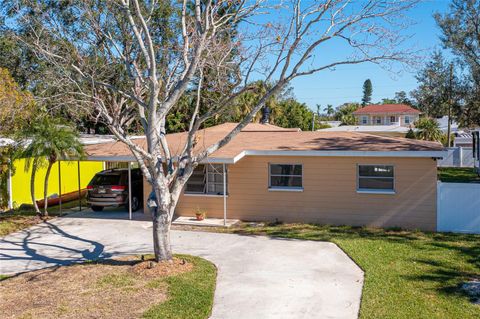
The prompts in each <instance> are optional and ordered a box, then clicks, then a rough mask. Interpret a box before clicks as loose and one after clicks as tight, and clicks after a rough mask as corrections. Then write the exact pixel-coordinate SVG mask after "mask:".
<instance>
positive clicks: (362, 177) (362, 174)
mask: <svg viewBox="0 0 480 319" xmlns="http://www.w3.org/2000/svg"><path fill="white" fill-rule="evenodd" d="M394 184H395V181H394V172H393V165H358V185H357V188H358V190H359V191H362V190H366V191H394V186H395V185H394Z"/></svg>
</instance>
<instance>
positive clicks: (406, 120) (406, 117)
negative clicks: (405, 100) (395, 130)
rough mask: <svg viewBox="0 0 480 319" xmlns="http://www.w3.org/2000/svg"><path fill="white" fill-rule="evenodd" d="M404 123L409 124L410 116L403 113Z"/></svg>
mask: <svg viewBox="0 0 480 319" xmlns="http://www.w3.org/2000/svg"><path fill="white" fill-rule="evenodd" d="M405 124H410V116H408V115H405Z"/></svg>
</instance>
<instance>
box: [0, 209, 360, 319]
mask: <svg viewBox="0 0 480 319" xmlns="http://www.w3.org/2000/svg"><path fill="white" fill-rule="evenodd" d="M137 216H138V217H140V215H137ZM122 218H125V214H124V213H119V212H108V211H107V212H103V213H77V214H71V215H68V216H66V217H62V218H57V219H54V220H52V221H49V222H47V223H43V224H41V225H38V226H34V227H31V228H30V229H27V230H25V231H22V232H18V233H14V234H11V235H9V236H7V237H5V238H3V239H0V273H1V274H11V273H18V272H24V271H29V270H34V269H39V268H44V267H48V266H53V265H59V264H61V265H64V264H69V263H72V262H80V261H83V260H88V259H90V260H91V259H97V258H108V257H112V256H117V255H125V254H139V253H148V252H151V251H152V243H151V241H152V239H151V237H152V235H151V223H150V222H148V221H145V220H134V221H129V220H125V219H122ZM172 245H173V249H174V251H175V252H176V253H184V254H191V255H196V256H201V257H203V258H205V259H208V260H210V261H212V262H213V263H215V265H216V266H217V267H218V278H217V288H216V292H215V301H214V307H213V313H212V318H222V319H228V318H356V317H357V315H358V310H359V306H360V297H361V290H362V284H363V272H362V271H361V269H360V268H358V267H357V265H356V264H355V263H354V262H352V260H350V258H349V257H348V256H347V255H346V254H345V253H344V252H343V251H342V250H341V249H339V248H338V247H337V246H336V245H334V244H332V243H327V242H313V241H299V240H286V239H272V238H268V237H260V236H259V237H256V236H241V235H230V234H216V233H205V232H188V231H172Z"/></svg>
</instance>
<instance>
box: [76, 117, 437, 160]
mask: <svg viewBox="0 0 480 319" xmlns="http://www.w3.org/2000/svg"><path fill="white" fill-rule="evenodd" d="M235 126H236V123H225V124H222V125H218V126H214V127H210V128H207V129H203V130H200V131H198V133H197V137H196V145H195V147H194V153H195V154H198V153H200V152H201V151H203V150H205V149H206V148H207V147H209V146H211V145H213V144H214V143H216V142H218V141H219V140H221V139H222V138H223V137H225V136H226V135H227V134H228V133H229V132H230V131H231V130H232V129H233V128H234V127H235ZM187 136H188V135H187V133H186V132H183V133H174V134H168V135H167V141H168V143H169V146H170V151H171V152H172V154H173V155H180V152H181V151H182V149H183V147H184V145H185V142H186V140H187ZM134 142H135V143H136V144H137V145H139V146H140V147H142V148H144V149H146V140H145V138H139V139H135V140H134ZM86 152H87V154H88V155H89V159H90V160H95V159H97V160H115V159H118V160H125V161H126V160H133V159H132V158H133V157H132V154H131V152H130V150H129V149H128V147H127V146H126V145H125V144H123V143H121V142H111V143H104V144H94V145H88V146H87V147H86ZM422 152H423V153H424V154H421V153H422ZM439 152H440V153H442V154H443V146H442V145H441V144H440V143H437V142H428V141H418V140H411V139H405V138H394V137H383V136H377V135H370V134H363V133H356V132H322V131H313V132H310V131H306V132H304V131H298V130H291V129H282V128H279V127H276V126H273V125H268V124H267V125H264V124H248V125H247V127H246V128H245V129H243V130H242V131H241V132H240V133H238V135H237V136H235V137H234V138H233V139H232V140H231V141H230V142H229V143H228V144H227V145H226V146H224V147H223V148H221V149H219V150H217V151H216V152H214V153H213V154H211V155H210V157H209V161H211V162H215V161H217V162H219V163H221V162H226V163H235V162H236V161H238V160H239V159H240V158H242V157H243V156H246V155H278V156H282V155H289V156H295V155H297V156H407V153H408V156H418V157H421V156H428V157H435V156H438V157H441V156H443V155H439V154H440V153H439Z"/></svg>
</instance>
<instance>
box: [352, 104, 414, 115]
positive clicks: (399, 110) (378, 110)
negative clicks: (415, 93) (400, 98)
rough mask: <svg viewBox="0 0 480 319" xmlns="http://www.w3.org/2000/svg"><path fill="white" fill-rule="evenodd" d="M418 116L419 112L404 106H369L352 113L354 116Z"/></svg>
mask: <svg viewBox="0 0 480 319" xmlns="http://www.w3.org/2000/svg"><path fill="white" fill-rule="evenodd" d="M385 113H391V114H393V113H395V114H420V113H421V112H420V111H419V110H417V109H414V108H413V107H411V106H410V105H406V104H370V105H367V106H364V107H362V108H361V109H358V110H356V111H355V112H353V114H355V115H361V114H385Z"/></svg>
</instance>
